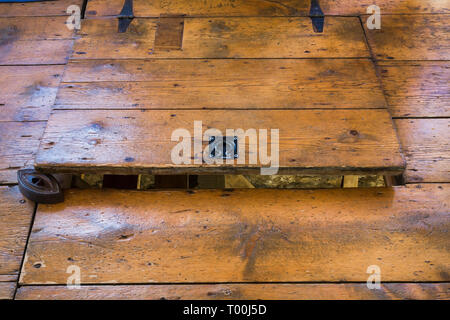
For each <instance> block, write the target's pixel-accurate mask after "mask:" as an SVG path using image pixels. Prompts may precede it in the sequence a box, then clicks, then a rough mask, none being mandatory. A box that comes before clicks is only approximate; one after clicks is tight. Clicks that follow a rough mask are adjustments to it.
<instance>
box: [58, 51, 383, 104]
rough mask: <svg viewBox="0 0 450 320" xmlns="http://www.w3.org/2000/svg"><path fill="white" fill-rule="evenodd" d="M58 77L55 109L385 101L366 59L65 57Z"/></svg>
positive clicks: (372, 69) (381, 102)
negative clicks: (63, 70) (61, 77)
mask: <svg viewBox="0 0 450 320" xmlns="http://www.w3.org/2000/svg"><path fill="white" fill-rule="evenodd" d="M64 81H65V83H63V84H62V85H61V87H60V90H59V92H58V97H57V101H56V104H55V106H54V107H55V108H64V109H116V108H120V109H125V108H129V109H308V108H332V109H334V108H346V109H349V108H385V107H386V104H385V99H384V97H383V93H382V91H381V88H380V85H379V81H378V79H377V77H376V74H375V70H374V68H373V64H372V62H371V61H369V60H353V59H351V60H346V59H342V60H341V59H339V60H328V59H306V60H289V59H287V60H284V59H283V60H276V59H269V60H265V59H264V60H260V59H257V60H229V59H225V60H215V59H214V60H131V61H130V60H122V61H114V60H100V61H98V60H94V61H93V60H90V61H70V62H69V65H68V66H67V69H66V73H65V76H64ZM118 81H119V82H118Z"/></svg>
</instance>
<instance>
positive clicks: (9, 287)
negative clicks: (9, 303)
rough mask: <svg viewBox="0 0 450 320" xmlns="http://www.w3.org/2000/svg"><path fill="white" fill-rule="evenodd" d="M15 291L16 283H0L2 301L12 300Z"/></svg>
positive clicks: (0, 298)
mask: <svg viewBox="0 0 450 320" xmlns="http://www.w3.org/2000/svg"><path fill="white" fill-rule="evenodd" d="M15 290H16V283H15V282H0V300H11V299H12V298H13V297H14V291H15Z"/></svg>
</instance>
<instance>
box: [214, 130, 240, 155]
mask: <svg viewBox="0 0 450 320" xmlns="http://www.w3.org/2000/svg"><path fill="white" fill-rule="evenodd" d="M209 157H210V158H214V159H237V158H238V157H239V154H238V137H215V136H212V137H210V138H209Z"/></svg>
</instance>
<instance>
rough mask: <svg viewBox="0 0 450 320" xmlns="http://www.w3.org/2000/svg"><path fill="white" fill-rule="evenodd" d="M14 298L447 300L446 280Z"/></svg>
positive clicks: (87, 290) (139, 289)
mask: <svg viewBox="0 0 450 320" xmlns="http://www.w3.org/2000/svg"><path fill="white" fill-rule="evenodd" d="M16 299H18V300H39V299H44V300H46V299H55V300H56V299H57V300H129V299H132V300H161V299H164V300H398V299H402V300H403V299H408V300H425V299H427V300H448V299H450V284H448V283H386V284H382V285H381V289H380V290H369V289H367V285H366V284H365V283H364V284H360V283H346V284H325V283H324V284H204V285H201V284H197V285H114V286H112V285H102V286H82V287H81V289H79V290H69V289H67V287H65V286H23V287H20V288H19V289H18V291H17V295H16Z"/></svg>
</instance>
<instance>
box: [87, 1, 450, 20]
mask: <svg viewBox="0 0 450 320" xmlns="http://www.w3.org/2000/svg"><path fill="white" fill-rule="evenodd" d="M310 4H311V1H310V0H281V1H264V0H206V1H205V0H159V1H158V0H156V1H147V0H134V3H133V5H134V14H135V15H136V16H137V17H158V16H160V15H161V14H185V15H188V16H305V15H308V14H309V8H310ZM373 4H376V5H378V6H379V7H380V9H381V12H382V13H383V14H392V13H448V12H449V10H450V9H449V7H448V2H447V1H446V0H382V1H376V2H374V1H373V0H320V6H321V8H322V10H323V12H324V13H325V14H327V15H361V14H366V13H367V7H369V6H370V5H373ZM122 6H123V1H122V0H89V2H88V5H87V10H86V16H87V17H100V16H115V15H117V14H118V13H119V12H120V10H121V9H122Z"/></svg>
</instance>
